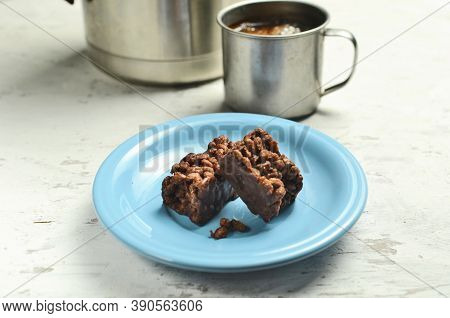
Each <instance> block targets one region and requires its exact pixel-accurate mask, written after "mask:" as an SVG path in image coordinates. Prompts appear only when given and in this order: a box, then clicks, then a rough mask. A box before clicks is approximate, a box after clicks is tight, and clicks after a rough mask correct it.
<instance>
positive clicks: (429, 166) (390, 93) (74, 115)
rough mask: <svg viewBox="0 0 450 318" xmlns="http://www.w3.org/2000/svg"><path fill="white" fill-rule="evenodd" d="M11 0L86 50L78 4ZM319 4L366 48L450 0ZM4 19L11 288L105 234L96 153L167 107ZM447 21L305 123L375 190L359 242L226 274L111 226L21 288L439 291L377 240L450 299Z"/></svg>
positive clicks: (423, 30)
mask: <svg viewBox="0 0 450 318" xmlns="http://www.w3.org/2000/svg"><path fill="white" fill-rule="evenodd" d="M2 2H5V3H7V4H8V5H10V6H11V7H13V8H15V9H16V10H18V11H20V12H21V13H22V14H23V15H24V16H26V17H28V18H29V19H31V20H33V21H34V22H35V23H37V24H39V25H41V26H42V27H43V28H45V29H46V30H47V31H48V32H50V33H51V34H53V35H54V36H55V37H57V38H59V39H61V40H63V41H64V42H66V43H67V44H68V45H70V46H71V47H73V48H74V49H76V50H83V49H84V47H85V43H84V38H83V28H82V17H81V12H80V7H79V6H75V7H70V6H69V5H67V4H66V3H64V2H63V1H50V0H45V1H39V3H38V2H37V1H33V3H31V2H29V1H28V2H26V1H4V0H2ZM317 2H318V3H319V4H321V5H322V6H324V7H326V8H327V9H328V10H329V11H330V13H331V16H332V21H331V23H330V26H331V27H343V28H347V29H349V30H352V31H353V32H354V33H355V35H356V37H357V38H358V39H359V43H360V53H361V54H360V56H361V57H364V56H366V55H367V54H369V53H370V52H372V51H373V50H375V49H376V48H377V47H379V46H380V45H382V44H384V43H385V42H386V41H388V40H390V39H391V38H393V37H394V36H395V35H396V34H398V33H399V32H401V31H403V30H404V29H406V28H408V27H409V26H411V25H412V24H414V23H415V22H416V21H418V20H419V19H421V18H423V17H424V16H426V15H427V14H428V13H430V12H431V11H433V10H434V9H436V8H437V7H439V6H440V5H442V4H443V3H445V2H444V1H425V0H422V1H419V0H410V1H406V0H404V1H395V2H393V1H387V0H382V1H371V2H368V1H364V2H362V1H356V0H351V1H339V2H336V1H331V0H321V1H317ZM0 21H1V25H0V53H1V59H0V70H1V71H0V72H1V73H0V74H1V76H0V216H1V222H0V281H1V283H0V294H1V295H4V294H6V293H8V292H10V291H11V290H13V289H15V288H16V287H17V286H19V285H20V284H21V283H23V282H25V281H27V280H28V279H30V278H31V277H33V276H34V275H35V274H36V273H39V272H41V271H42V270H43V269H45V268H47V267H48V266H49V265H51V264H53V263H54V262H55V261H57V260H58V259H60V258H61V257H62V256H64V255H66V254H67V253H68V252H69V251H71V250H73V249H74V248H76V247H77V246H79V245H80V244H81V243H83V242H84V241H86V240H88V239H89V238H91V237H93V236H94V235H96V234H97V233H98V232H99V231H101V230H102V226H101V225H100V224H98V223H97V222H96V220H95V217H96V216H95V212H94V210H93V207H92V203H91V185H92V181H93V178H94V175H95V172H96V170H97V168H98V167H99V165H100V163H101V162H102V160H103V159H104V158H105V157H106V156H107V155H108V154H109V152H110V151H111V150H112V149H114V147H115V146H117V145H118V144H119V143H120V142H122V141H123V140H124V139H126V138H128V137H129V136H131V135H132V134H135V133H136V132H137V131H138V129H139V126H140V125H146V124H156V123H160V122H162V121H165V120H167V119H170V117H169V116H168V115H167V114H165V113H163V112H162V111H160V110H158V109H157V108H155V107H154V106H152V104H151V103H149V102H148V101H147V100H145V99H144V98H142V97H141V96H139V95H136V94H135V93H133V92H131V91H130V90H129V89H127V88H126V87H124V86H123V85H121V84H120V83H118V82H116V81H115V80H113V79H111V78H109V77H108V76H106V75H105V74H103V73H102V72H100V71H98V70H97V69H95V68H94V67H93V66H92V65H90V64H89V63H88V62H86V61H84V60H83V59H81V58H80V57H79V56H77V55H75V54H74V53H73V52H72V51H70V50H69V49H68V48H67V47H65V46H63V45H62V44H61V43H59V42H58V41H56V40H55V39H53V38H51V37H50V36H48V35H47V34H45V33H44V32H42V31H41V30H39V29H37V28H36V27H35V26H33V25H31V24H30V23H29V22H27V21H26V20H24V19H23V18H22V17H19V16H18V15H17V14H15V13H13V12H12V11H10V10H9V9H8V8H6V7H5V6H3V5H1V4H0ZM449 21H450V5H448V6H447V7H446V8H444V9H443V10H441V11H440V12H438V13H437V14H436V15H434V16H432V17H431V18H429V19H428V20H426V21H425V22H423V23H421V24H420V25H418V26H417V27H415V28H414V29H412V30H411V31H409V32H408V33H406V34H404V35H403V36H401V37H400V38H398V39H397V40H395V41H394V42H392V43H391V44H389V45H388V46H386V47H385V48H383V49H382V50H380V51H379V52H377V53H376V54H374V55H373V56H370V57H369V58H367V59H366V60H365V61H363V62H362V63H361V64H360V65H359V67H358V70H357V74H356V76H355V78H354V80H353V81H352V82H351V83H350V85H349V86H348V87H346V88H344V89H343V90H341V91H338V92H336V93H333V94H332V95H330V96H329V97H328V96H327V97H326V98H324V100H323V101H322V104H321V107H320V111H319V112H318V113H317V114H315V115H314V116H312V117H310V118H308V119H307V120H305V123H306V124H308V125H311V126H313V127H315V128H317V129H319V130H321V131H324V132H325V133H327V134H329V135H330V136H332V137H334V138H336V139H337V140H339V141H340V142H341V143H343V144H344V145H345V146H347V147H348V148H349V149H350V150H351V151H352V152H353V153H354V154H355V156H356V157H357V158H358V159H359V160H360V162H361V164H362V166H363V167H364V169H365V171H366V173H367V177H368V182H369V190H370V191H369V201H368V204H367V208H366V211H365V212H364V214H363V216H362V217H361V219H360V221H359V222H358V223H357V224H356V226H355V227H354V228H353V229H352V232H353V233H354V235H356V236H357V237H358V238H360V239H361V241H359V240H357V239H355V238H354V237H352V236H349V235H347V236H345V237H344V238H343V239H342V240H341V241H340V242H339V243H338V244H336V245H335V246H334V247H332V248H330V249H329V250H327V251H325V252H323V253H321V254H319V255H317V256H315V257H313V258H311V259H309V260H306V261H303V262H299V263H296V264H293V265H290V266H287V267H283V268H279V269H275V270H270V271H262V272H257V273H251V274H237V275H236V274H233V275H222V274H203V273H192V272H186V271H182V270H176V269H172V268H168V267H166V266H162V265H158V264H155V263H153V262H151V261H147V260H146V259H144V258H142V257H140V256H138V255H137V254H135V253H134V252H132V251H130V250H128V249H127V248H125V247H124V246H123V245H122V244H121V243H119V242H118V241H117V240H116V239H114V238H113V237H112V236H111V235H110V234H108V233H105V234H102V235H100V236H99V237H97V238H96V239H94V240H92V241H91V242H89V243H88V244H86V245H85V246H83V247H81V248H80V249H78V250H77V251H75V252H74V253H73V254H71V255H70V256H68V257H67V258H65V259H64V260H63V261H61V262H59V263H58V264H56V265H55V266H51V267H50V268H49V269H48V270H47V271H46V272H45V273H43V274H41V275H40V276H38V277H36V278H35V279H33V280H31V281H30V282H29V283H27V284H25V285H24V286H23V287H21V288H19V289H17V290H16V291H15V292H14V293H13V294H12V295H13V296H97V297H101V296H130V297H135V296H143V297H146V296H181V297H189V296H230V297H233V296H275V297H276V296H282V297H291V296H402V297H403V296H405V297H408V296H409V297H416V296H417V297H422V296H427V297H434V296H439V294H438V293H437V292H436V291H435V290H433V289H431V288H430V287H428V286H427V285H426V284H424V283H423V282H422V281H420V280H418V279H417V278H415V277H414V276H412V275H411V274H410V273H407V272H406V271H405V270H403V269H401V268H400V267H399V266H397V265H395V264H393V263H391V262H389V261H388V260H387V259H386V258H384V257H383V256H382V255H380V254H378V253H377V252H376V251H375V250H377V251H380V252H381V253H384V254H385V255H387V256H388V257H390V258H391V259H392V260H394V261H395V262H397V263H398V264H400V265H401V266H402V267H404V268H406V269H407V270H408V271H410V272H412V273H414V275H417V276H418V277H420V278H421V279H422V280H424V281H426V282H427V283H428V284H431V285H433V286H435V287H436V288H438V289H439V290H440V291H442V292H443V293H445V294H447V295H450V275H449V273H450V253H449V250H450V247H449V246H450V164H449V162H450V158H449V155H450V99H449V96H448V94H449V91H448V90H449V87H450V78H449V74H450V63H449V52H450V41H448V39H450V27H449V26H450V25H449ZM345 44H346V43H341V41H339V40H337V39H336V40H334V39H332V40H329V41H328V43H327V52H326V56H325V59H326V63H325V69H326V72H325V78H327V77H328V78H331V77H332V76H333V75H334V74H337V73H339V72H340V71H341V70H343V69H344V68H345V65H344V64H345V63H346V60H345V56H346V55H348V54H347V53H349V51H348V50H347V46H346V45H345ZM337 51H339V52H340V51H342V53H337ZM347 60H349V58H348V59H347ZM140 89H141V90H143V91H144V92H145V93H146V94H148V95H149V96H151V97H152V98H153V99H154V100H156V101H157V102H158V103H160V104H161V105H164V107H166V108H167V109H169V110H170V111H171V112H174V113H176V114H178V115H179V116H185V115H189V114H198V113H205V112H216V111H221V110H223V107H222V106H221V102H222V99H223V88H222V82H221V81H214V82H211V83H208V84H205V85H201V86H192V87H188V88H182V89H173V88H140ZM37 221H51V223H34V222H37ZM363 242H364V243H363ZM369 246H370V247H371V248H370V247H369Z"/></svg>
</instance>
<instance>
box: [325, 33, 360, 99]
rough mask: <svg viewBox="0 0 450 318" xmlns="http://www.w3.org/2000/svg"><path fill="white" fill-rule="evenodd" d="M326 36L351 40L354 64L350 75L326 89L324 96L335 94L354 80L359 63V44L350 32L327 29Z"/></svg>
mask: <svg viewBox="0 0 450 318" xmlns="http://www.w3.org/2000/svg"><path fill="white" fill-rule="evenodd" d="M324 36H338V37H341V38H345V39H347V40H349V41H350V42H352V44H353V48H354V53H353V64H352V67H351V71H350V74H349V75H348V76H347V78H346V79H345V80H343V81H342V82H340V83H337V84H335V85H332V86H330V87H327V88H325V89H324V90H323V92H322V94H321V95H322V96H324V95H326V94H328V93H331V92H334V91H335V90H337V89H339V88H341V87H343V86H345V84H347V83H348V81H350V79H351V78H352V76H353V73H355V68H356V63H357V61H358V42H357V41H356V38H355V36H354V35H353V34H352V33H351V32H350V31H347V30H342V29H325V31H324Z"/></svg>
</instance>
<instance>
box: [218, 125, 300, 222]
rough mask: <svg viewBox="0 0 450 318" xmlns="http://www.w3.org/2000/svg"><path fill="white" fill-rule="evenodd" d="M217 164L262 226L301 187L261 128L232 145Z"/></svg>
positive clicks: (295, 171)
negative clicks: (262, 222)
mask: <svg viewBox="0 0 450 318" xmlns="http://www.w3.org/2000/svg"><path fill="white" fill-rule="evenodd" d="M219 164H220V166H221V169H222V173H223V175H224V177H225V179H226V180H228V181H229V182H230V183H231V185H232V186H233V188H234V190H235V191H236V193H237V194H238V195H239V196H240V197H241V199H242V201H244V202H245V204H246V205H247V207H248V208H249V209H250V211H251V212H252V213H253V214H256V215H260V216H261V217H262V219H263V220H264V221H265V222H269V221H270V220H271V219H272V218H273V217H275V216H277V215H278V214H279V213H280V209H282V208H283V207H285V206H287V205H289V204H291V203H292V201H293V200H294V199H295V197H296V196H297V194H298V193H299V192H300V190H301V189H302V186H303V177H302V175H301V173H300V170H299V169H298V167H297V166H296V165H295V164H294V163H293V162H292V161H290V160H289V159H288V158H287V157H286V156H285V155H283V154H280V152H279V149H278V143H277V142H276V141H275V140H274V139H273V138H272V136H271V135H270V134H269V133H267V132H266V131H265V130H263V129H261V128H257V129H255V130H254V131H252V132H250V133H249V134H247V135H246V136H245V137H244V139H243V140H242V141H239V142H236V143H234V145H233V148H232V149H231V150H229V151H228V152H227V153H226V155H225V156H222V157H221V158H219Z"/></svg>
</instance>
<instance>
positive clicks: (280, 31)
mask: <svg viewBox="0 0 450 318" xmlns="http://www.w3.org/2000/svg"><path fill="white" fill-rule="evenodd" d="M229 27H230V28H231V29H233V30H235V31H238V32H243V33H248V34H255V35H292V34H297V33H300V32H301V30H300V27H299V26H298V24H297V23H292V22H280V21H271V22H250V21H248V22H247V21H243V22H238V23H234V24H232V25H230V26H229Z"/></svg>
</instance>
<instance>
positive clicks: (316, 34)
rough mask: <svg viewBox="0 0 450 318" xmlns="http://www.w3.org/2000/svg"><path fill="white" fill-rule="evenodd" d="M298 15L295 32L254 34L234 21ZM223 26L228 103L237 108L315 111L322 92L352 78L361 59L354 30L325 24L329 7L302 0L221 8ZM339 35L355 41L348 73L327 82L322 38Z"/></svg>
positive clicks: (295, 113) (286, 113) (288, 113)
mask: <svg viewBox="0 0 450 318" xmlns="http://www.w3.org/2000/svg"><path fill="white" fill-rule="evenodd" d="M274 18H276V19H281V20H283V19H286V20H289V21H296V22H297V23H298V24H299V26H300V29H301V30H302V32H300V33H296V34H292V35H255V34H249V33H243V32H239V31H236V30H234V29H233V28H231V27H230V26H232V25H234V24H236V23H241V22H251V21H253V20H256V21H272V20H273V19H274ZM217 21H218V23H219V25H220V26H221V27H222V47H223V67H224V83H225V103H226V104H227V105H229V106H230V107H231V108H233V109H235V110H237V111H243V112H251V113H262V114H268V115H274V116H280V117H286V118H293V117H301V116H305V115H308V114H311V113H313V112H314V111H315V110H316V109H317V106H318V105H319V102H320V98H321V97H322V96H324V95H326V94H328V93H330V92H332V91H334V90H336V89H338V88H340V87H342V86H344V85H345V84H347V83H348V81H349V80H350V78H351V77H352V75H353V73H354V70H355V65H356V61H357V42H356V39H355V37H354V36H353V34H352V33H350V32H349V31H346V30H340V29H328V28H325V26H326V25H327V23H328V21H329V15H328V13H327V12H326V11H325V10H323V9H321V8H319V7H317V6H314V5H311V4H307V3H303V2H300V1H289V0H288V1H249V2H241V3H238V4H235V5H232V6H230V7H227V8H225V9H223V10H222V11H220V12H219V14H218V16H217ZM325 36H339V37H343V38H345V39H347V40H350V42H351V43H352V45H353V47H354V57H353V65H352V68H351V71H350V73H349V75H348V77H347V78H346V79H345V80H344V81H342V82H340V83H338V84H335V85H333V86H331V87H327V88H322V83H321V71H322V56H323V39H324V37H325Z"/></svg>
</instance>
